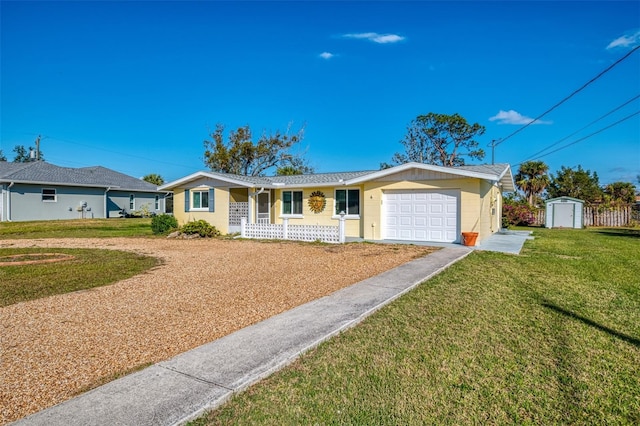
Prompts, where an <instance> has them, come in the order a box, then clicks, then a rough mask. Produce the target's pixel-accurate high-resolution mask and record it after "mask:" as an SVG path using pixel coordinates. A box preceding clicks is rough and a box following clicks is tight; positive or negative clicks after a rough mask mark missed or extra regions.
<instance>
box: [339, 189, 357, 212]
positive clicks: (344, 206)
mask: <svg viewBox="0 0 640 426" xmlns="http://www.w3.org/2000/svg"><path fill="white" fill-rule="evenodd" d="M341 212H345V213H346V214H347V215H359V214H360V190H359V189H336V214H337V215H339V214H340V213H341Z"/></svg>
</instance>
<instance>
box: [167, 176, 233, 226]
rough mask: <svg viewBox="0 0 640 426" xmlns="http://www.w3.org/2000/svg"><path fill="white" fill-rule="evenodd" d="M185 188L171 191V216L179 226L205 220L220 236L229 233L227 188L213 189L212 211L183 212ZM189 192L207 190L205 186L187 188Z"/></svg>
mask: <svg viewBox="0 0 640 426" xmlns="http://www.w3.org/2000/svg"><path fill="white" fill-rule="evenodd" d="M185 189H187V188H175V189H174V190H173V200H174V201H173V215H174V216H175V218H176V219H177V220H178V224H179V225H184V224H185V223H187V222H193V221H195V220H201V219H202V220H206V221H207V222H209V223H210V224H212V225H213V226H215V227H216V228H217V229H218V231H220V232H221V233H222V234H228V233H229V190H228V189H227V188H214V189H213V197H214V210H215V211H213V212H208V211H189V212H185V211H184V195H185ZM188 189H190V190H194V189H195V190H197V189H208V187H205V186H196V187H192V188H188Z"/></svg>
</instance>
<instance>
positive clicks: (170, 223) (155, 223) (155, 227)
mask: <svg viewBox="0 0 640 426" xmlns="http://www.w3.org/2000/svg"><path fill="white" fill-rule="evenodd" d="M172 229H178V221H177V220H176V218H175V217H173V216H171V215H168V214H161V215H158V216H154V217H153V219H151V231H152V232H153V233H154V234H155V235H162V234H168V233H169V232H170V231H171V230H172Z"/></svg>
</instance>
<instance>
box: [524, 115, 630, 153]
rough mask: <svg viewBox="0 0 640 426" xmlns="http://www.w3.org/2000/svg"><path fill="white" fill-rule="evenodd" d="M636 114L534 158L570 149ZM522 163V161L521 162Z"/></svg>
mask: <svg viewBox="0 0 640 426" xmlns="http://www.w3.org/2000/svg"><path fill="white" fill-rule="evenodd" d="M638 114H640V110H639V111H636V112H634V113H633V114H630V115H628V116H626V117H624V118H622V119H620V120H618V121H616V122H615V123H611V124H609V125H608V126H606V127H603V128H602V129H600V130H596V131H595V132H593V133H591V134H589V135H587V136H585V137H582V138H580V139H577V140H575V141H573V142H571V143H568V144H566V145H564V146H561V147H560V148H558V149H554V150H553V151H550V152H547V153H546V154H544V155H540V156H538V157H535V158H542V157H546V156H547V155H551V154H553V153H555V152H558V151H561V150H563V149H565V148H568V147H570V146H571V145H575V144H577V143H578V142H582V141H584V140H586V139H589V138H590V137H592V136H595V135H597V134H598V133H602V132H604V131H605V130H608V129H610V128H612V127H614V126H617V125H618V124H620V123H622V122H623V121H627V120H628V119H630V118H632V117H634V116H636V115H638ZM523 163H524V161H523ZM521 164H522V163H518V164H516V165H515V166H519V165H521Z"/></svg>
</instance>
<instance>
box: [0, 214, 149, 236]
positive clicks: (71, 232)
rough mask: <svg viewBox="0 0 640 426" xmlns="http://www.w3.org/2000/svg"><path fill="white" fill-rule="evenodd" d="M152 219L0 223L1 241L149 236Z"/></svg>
mask: <svg viewBox="0 0 640 426" xmlns="http://www.w3.org/2000/svg"><path fill="white" fill-rule="evenodd" d="M152 235H153V233H152V232H151V219H149V218H144V219H140V218H131V219H121V218H113V219H74V220H43V221H32V222H2V223H0V240H2V239H16V238H103V237H140V236H146V237H149V236H152Z"/></svg>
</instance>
